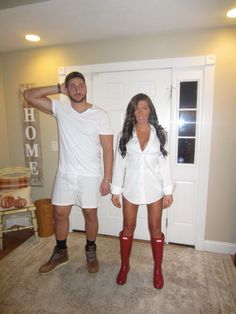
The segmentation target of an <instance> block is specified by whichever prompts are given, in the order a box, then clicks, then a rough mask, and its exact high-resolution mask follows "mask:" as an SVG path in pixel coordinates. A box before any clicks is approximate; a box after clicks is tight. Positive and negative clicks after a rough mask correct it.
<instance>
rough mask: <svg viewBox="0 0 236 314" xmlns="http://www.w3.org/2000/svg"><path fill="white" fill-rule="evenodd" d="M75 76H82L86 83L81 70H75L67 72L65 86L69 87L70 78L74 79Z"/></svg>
mask: <svg viewBox="0 0 236 314" xmlns="http://www.w3.org/2000/svg"><path fill="white" fill-rule="evenodd" d="M74 78H80V79H82V80H83V81H84V83H85V78H84V76H83V74H82V73H80V72H77V71H73V72H71V73H69V74H67V76H66V78H65V86H66V87H68V84H69V82H70V80H72V79H74Z"/></svg>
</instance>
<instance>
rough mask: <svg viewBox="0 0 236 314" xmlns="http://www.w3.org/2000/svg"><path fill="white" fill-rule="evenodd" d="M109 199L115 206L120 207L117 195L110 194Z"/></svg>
mask: <svg viewBox="0 0 236 314" xmlns="http://www.w3.org/2000/svg"><path fill="white" fill-rule="evenodd" d="M111 201H112V203H113V205H114V206H115V207H118V208H121V203H120V197H119V195H116V194H112V197H111Z"/></svg>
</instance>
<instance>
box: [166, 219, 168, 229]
mask: <svg viewBox="0 0 236 314" xmlns="http://www.w3.org/2000/svg"><path fill="white" fill-rule="evenodd" d="M167 227H168V218H166V228H167Z"/></svg>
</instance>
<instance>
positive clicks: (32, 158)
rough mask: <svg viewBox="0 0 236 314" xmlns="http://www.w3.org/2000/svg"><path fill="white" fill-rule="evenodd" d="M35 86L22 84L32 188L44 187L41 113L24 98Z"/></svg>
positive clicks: (24, 127) (25, 145) (21, 93)
mask: <svg viewBox="0 0 236 314" xmlns="http://www.w3.org/2000/svg"><path fill="white" fill-rule="evenodd" d="M34 86H35V84H20V102H21V105H22V108H23V138H24V155H25V165H26V167H29V168H30V169H31V173H32V174H31V182H30V184H31V186H43V165H42V151H41V140H40V127H39V112H38V110H37V109H35V108H34V107H32V106H31V105H30V104H29V103H28V102H27V101H26V100H25V99H24V97H23V92H24V90H25V89H27V88H31V87H34Z"/></svg>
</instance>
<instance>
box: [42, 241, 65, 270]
mask: <svg viewBox="0 0 236 314" xmlns="http://www.w3.org/2000/svg"><path fill="white" fill-rule="evenodd" d="M68 260H69V257H68V252H67V248H66V249H63V250H58V248H57V247H56V246H55V248H54V250H53V253H52V256H51V258H50V260H49V261H48V262H47V263H45V264H43V265H42V266H41V267H40V268H39V273H40V274H48V273H50V272H51V271H53V270H54V269H56V268H57V267H59V266H61V265H63V264H66V263H67V262H68Z"/></svg>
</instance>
